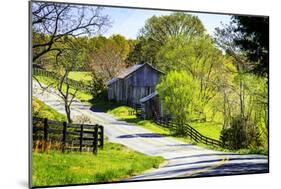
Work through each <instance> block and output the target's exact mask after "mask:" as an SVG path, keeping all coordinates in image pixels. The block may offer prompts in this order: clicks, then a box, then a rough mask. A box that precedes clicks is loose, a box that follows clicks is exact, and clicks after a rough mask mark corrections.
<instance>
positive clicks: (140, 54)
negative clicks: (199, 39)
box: [130, 13, 205, 65]
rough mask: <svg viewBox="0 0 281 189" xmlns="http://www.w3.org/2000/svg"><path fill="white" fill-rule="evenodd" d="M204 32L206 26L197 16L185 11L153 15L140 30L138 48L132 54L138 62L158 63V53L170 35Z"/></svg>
mask: <svg viewBox="0 0 281 189" xmlns="http://www.w3.org/2000/svg"><path fill="white" fill-rule="evenodd" d="M204 32H205V28H204V26H203V24H202V23H201V21H200V20H199V18H198V17H197V16H192V15H190V14H185V13H172V14H170V15H164V16H152V17H151V18H149V19H148V20H147V21H146V23H145V25H144V27H143V28H142V29H141V30H140V35H139V37H138V40H137V44H136V48H135V49H134V51H133V52H132V55H130V56H131V57H134V58H133V60H134V61H136V62H140V61H148V62H150V63H151V64H153V65H157V63H158V61H157V60H156V54H157V52H158V51H159V48H160V47H161V46H163V45H165V44H166V41H167V40H168V39H169V38H170V37H173V36H174V37H175V36H178V35H186V36H189V37H191V38H192V37H193V36H201V35H203V34H204Z"/></svg>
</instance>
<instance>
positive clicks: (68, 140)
mask: <svg viewBox="0 0 281 189" xmlns="http://www.w3.org/2000/svg"><path fill="white" fill-rule="evenodd" d="M33 141H44V143H50V142H59V143H60V144H61V145H60V146H61V150H62V152H65V151H66V150H69V151H73V150H74V151H80V152H82V151H85V150H87V149H88V150H89V149H92V150H91V151H92V152H93V153H94V154H97V152H98V147H100V148H103V146H104V131H103V126H101V125H97V124H96V125H88V124H69V123H66V122H59V121H53V120H48V119H46V118H39V117H33Z"/></svg>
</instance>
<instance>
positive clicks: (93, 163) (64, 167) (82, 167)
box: [32, 143, 164, 186]
mask: <svg viewBox="0 0 281 189" xmlns="http://www.w3.org/2000/svg"><path fill="white" fill-rule="evenodd" d="M162 162H164V159H163V158H162V157H159V156H146V155H144V154H141V153H139V152H135V151H132V150H129V149H128V148H125V147H124V146H122V145H119V144H114V143H106V144H105V148H104V149H103V150H99V152H98V155H97V156H94V155H93V154H92V153H87V152H84V153H79V152H70V153H65V154H62V153H60V152H49V153H33V165H32V184H33V186H52V185H65V184H84V183H99V182H110V181H116V180H119V179H122V178H126V177H129V176H133V175H136V174H139V173H141V172H143V171H145V170H147V169H150V168H158V167H159V165H160V164H161V163H162Z"/></svg>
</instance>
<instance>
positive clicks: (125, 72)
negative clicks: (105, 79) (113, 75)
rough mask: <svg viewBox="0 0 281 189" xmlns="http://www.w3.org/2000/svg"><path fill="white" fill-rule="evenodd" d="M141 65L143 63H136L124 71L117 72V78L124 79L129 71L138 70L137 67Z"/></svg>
mask: <svg viewBox="0 0 281 189" xmlns="http://www.w3.org/2000/svg"><path fill="white" fill-rule="evenodd" d="M142 66H144V64H136V65H133V66H131V67H129V68H127V69H126V70H125V71H124V72H122V73H121V74H119V75H118V76H117V78H119V79H124V78H125V77H127V76H128V75H130V74H131V73H133V72H135V71H136V70H138V69H139V68H141V67H142Z"/></svg>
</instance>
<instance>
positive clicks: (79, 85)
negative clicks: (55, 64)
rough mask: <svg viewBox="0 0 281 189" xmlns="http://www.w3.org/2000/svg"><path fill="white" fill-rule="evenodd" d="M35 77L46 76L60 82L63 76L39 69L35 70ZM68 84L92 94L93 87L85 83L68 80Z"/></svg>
mask: <svg viewBox="0 0 281 189" xmlns="http://www.w3.org/2000/svg"><path fill="white" fill-rule="evenodd" d="M33 75H39V76H45V77H51V78H53V79H55V80H58V79H59V78H60V77H61V76H60V75H59V74H57V73H55V72H51V71H47V70H44V69H39V68H33ZM67 82H68V84H69V85H70V86H71V87H73V88H75V89H77V90H80V91H84V92H87V93H91V85H87V84H85V83H83V82H82V81H76V80H73V79H70V78H68V79H67Z"/></svg>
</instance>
